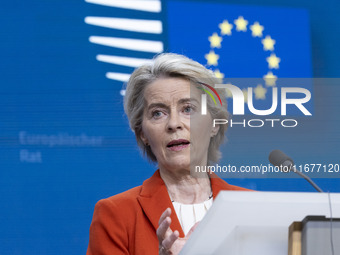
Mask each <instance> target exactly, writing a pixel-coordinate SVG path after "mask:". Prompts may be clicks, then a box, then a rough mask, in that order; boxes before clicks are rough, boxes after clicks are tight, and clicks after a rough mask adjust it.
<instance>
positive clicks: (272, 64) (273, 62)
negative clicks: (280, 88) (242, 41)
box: [266, 53, 281, 69]
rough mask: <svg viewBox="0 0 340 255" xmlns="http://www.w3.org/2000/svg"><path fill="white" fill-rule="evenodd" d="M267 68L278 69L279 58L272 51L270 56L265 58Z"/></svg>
mask: <svg viewBox="0 0 340 255" xmlns="http://www.w3.org/2000/svg"><path fill="white" fill-rule="evenodd" d="M266 59H267V62H268V66H269V68H275V69H279V63H280V62H281V58H278V57H277V56H276V55H275V54H274V53H272V54H270V57H268V58H266Z"/></svg>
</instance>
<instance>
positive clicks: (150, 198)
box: [137, 170, 232, 237]
mask: <svg viewBox="0 0 340 255" xmlns="http://www.w3.org/2000/svg"><path fill="white" fill-rule="evenodd" d="M210 182H211V188H212V192H213V198H214V199H215V198H216V196H217V195H218V193H219V192H220V191H221V190H228V189H232V188H231V187H232V186H231V185H229V184H228V183H227V182H225V181H224V180H222V179H221V178H219V177H218V176H217V175H216V174H215V173H212V174H211V175H210ZM137 199H138V201H139V203H140V205H141V207H142V208H143V211H144V212H145V214H146V216H147V217H148V218H149V220H150V222H151V223H152V225H153V227H154V228H155V230H156V229H157V228H158V221H159V218H160V217H161V215H162V213H163V212H164V211H165V209H166V208H168V207H170V208H171V216H170V217H171V225H170V228H171V229H172V230H173V231H175V230H178V232H179V235H180V237H184V236H185V235H184V232H183V230H182V227H181V224H180V223H179V220H178V218H177V215H176V211H175V209H174V207H173V205H172V202H171V200H170V197H169V194H168V191H167V188H166V186H165V183H164V181H163V180H162V178H161V176H160V173H159V170H157V171H156V172H155V173H154V174H153V176H152V177H151V178H149V179H147V180H145V181H144V183H143V185H142V189H141V192H140V195H139V196H138V198H137Z"/></svg>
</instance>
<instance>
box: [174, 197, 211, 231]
mask: <svg viewBox="0 0 340 255" xmlns="http://www.w3.org/2000/svg"><path fill="white" fill-rule="evenodd" d="M212 203H213V198H212V196H211V197H210V198H209V199H208V200H206V201H204V202H203V203H199V204H181V203H178V202H175V201H173V202H172V204H173V206H174V208H175V211H176V214H177V218H178V220H179V223H180V224H181V227H182V229H183V232H184V234H185V235H187V234H188V232H189V231H190V229H191V228H192V227H193V226H194V225H195V224H196V223H197V222H199V221H201V220H202V219H203V217H204V215H205V214H206V213H207V211H208V210H209V209H210V207H211V206H212Z"/></svg>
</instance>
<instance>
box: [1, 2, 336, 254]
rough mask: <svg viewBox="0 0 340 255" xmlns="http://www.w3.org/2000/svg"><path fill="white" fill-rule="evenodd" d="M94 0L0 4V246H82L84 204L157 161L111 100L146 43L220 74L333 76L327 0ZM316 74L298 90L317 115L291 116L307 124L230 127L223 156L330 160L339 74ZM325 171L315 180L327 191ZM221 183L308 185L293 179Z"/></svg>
mask: <svg viewBox="0 0 340 255" xmlns="http://www.w3.org/2000/svg"><path fill="white" fill-rule="evenodd" d="M99 2H100V1H96V0H88V1H81V0H78V1H76V0H68V1H65V0H58V1H56V0H50V1H42V0H29V1H17V0H13V1H7V2H4V3H2V5H1V8H0V20H1V26H0V31H1V40H0V46H1V49H2V51H1V62H0V70H1V76H0V120H1V121H0V194H1V196H0V220H1V231H0V254H25V255H26V254H63V253H65V254H84V253H85V251H86V248H87V243H88V231H89V226H90V223H91V219H92V213H93V209H94V205H95V203H96V202H97V201H98V200H99V199H101V198H105V197H108V196H111V195H114V194H117V193H119V192H122V191H124V190H127V189H129V188H132V187H135V186H137V185H140V184H142V182H143V180H145V179H146V178H148V177H149V176H151V175H152V173H153V172H154V171H155V169H156V168H157V166H155V165H150V164H149V163H148V162H147V161H146V160H144V159H143V158H142V157H141V155H140V152H139V151H138V148H137V145H136V142H135V138H134V135H133V133H132V132H131V131H130V130H129V128H128V121H127V119H126V117H125V116H124V113H123V107H122V101H123V95H124V85H123V84H124V82H125V81H126V80H127V78H128V75H129V74H130V73H131V72H132V71H133V69H134V68H135V67H137V66H138V65H139V64H140V62H143V61H144V60H147V59H151V58H152V57H153V56H154V55H155V54H156V53H159V52H162V51H171V52H178V53H184V54H186V55H188V56H190V57H192V58H194V59H196V60H198V61H200V62H201V63H202V64H204V65H207V66H208V67H209V68H211V69H212V70H215V71H216V70H217V69H218V70H219V71H220V72H222V73H224V74H225V75H226V76H227V77H228V76H229V77H233V76H234V77H237V78H240V77H251V76H256V77H260V78H262V77H263V76H264V75H266V74H268V72H271V73H272V74H273V75H275V76H277V77H278V78H279V79H280V78H283V77H286V78H289V77H302V78H311V77H323V78H337V77H339V75H340V71H339V70H340V52H339V51H338V45H339V44H340V33H339V30H340V20H339V18H338V14H339V11H340V4H339V3H338V1H335V0H330V1H326V2H325V1H323V2H320V1H310V0H309V1H305V0H298V1H296V0H294V1H293V0H285V1H281V0H280V1H275V3H273V1H270V0H258V1H256V4H255V3H254V2H253V1H250V0H235V1H232V0H229V1H218V0H216V1H214V2H213V3H212V2H211V1H187V2H182V1H170V0H169V1H162V2H160V1H157V0H151V2H150V5H148V4H146V3H143V4H142V5H141V6H138V5H134V6H125V7H124V8H122V6H119V5H118V6H113V2H111V1H106V4H103V3H104V2H105V1H101V3H102V4H99ZM122 2H125V3H128V2H129V1H127V0H125V1H122ZM116 3H118V4H119V1H116ZM109 5H110V6H109ZM241 16H242V17H244V19H245V20H247V21H248V22H249V23H248V25H247V31H245V32H244V33H242V32H241V31H237V30H236V24H235V23H234V20H236V19H238V18H239V17H241ZM103 17H106V18H115V19H111V20H107V19H100V18H103ZM126 19H128V20H126ZM134 20H146V21H149V23H147V25H144V24H142V23H140V22H138V21H137V22H136V23H134ZM224 20H228V22H230V24H233V30H232V35H231V36H228V35H224V36H223V41H222V44H221V47H220V48H218V47H213V46H211V43H210V41H209V37H210V36H212V35H213V33H215V32H216V33H217V34H219V33H220V30H219V24H220V23H221V22H223V21H224ZM255 22H259V24H260V25H262V26H263V27H264V30H263V35H262V37H256V36H253V35H252V31H251V29H250V26H251V25H253V24H254V23H255ZM138 23H139V25H138ZM129 24H130V25H129ZM219 35H220V36H221V34H219ZM267 35H270V36H271V38H272V39H274V40H275V46H274V49H272V50H270V49H268V50H265V49H264V48H263V47H264V45H263V43H262V39H265V37H266V36H267ZM135 40H139V41H135ZM238 47H239V48H238ZM211 50H214V51H215V53H216V54H219V55H220V62H219V63H218V65H213V64H211V63H210V64H209V63H208V62H207V58H206V57H205V55H206V54H208V53H209V52H210V51H211ZM272 53H273V54H276V55H275V56H277V57H279V58H280V63H279V66H278V67H275V63H274V64H272V65H270V64H269V63H268V61H267V60H266V58H267V57H269V56H270V55H271V54H272ZM319 83H320V84H319ZM319 83H318V84H316V85H314V87H312V88H310V89H313V97H314V100H313V102H314V113H315V114H314V115H313V118H312V119H307V120H306V119H302V120H301V123H303V124H304V127H306V126H308V128H307V129H303V128H302V129H296V130H295V131H294V132H292V131H291V133H289V132H283V133H282V136H281V137H276V138H277V139H276V140H275V139H273V136H271V137H266V138H264V137H265V136H266V130H261V131H247V132H243V133H242V132H241V131H240V130H230V132H229V133H228V139H229V142H228V143H227V145H226V147H224V148H223V151H224V152H225V154H226V155H228V157H227V159H232V160H234V161H235V162H239V161H242V162H245V163H247V164H254V163H256V164H257V163H258V162H267V155H268V153H269V151H270V149H275V148H281V149H283V150H285V151H287V153H290V154H291V156H294V158H296V161H298V159H300V160H301V162H306V163H307V162H308V161H310V160H314V162H315V161H316V162H315V163H318V162H320V163H327V162H329V163H338V164H339V152H338V147H339V144H340V143H339V140H340V135H339V131H338V128H337V127H338V126H339V121H340V119H339V117H338V114H337V110H338V109H339V103H338V102H337V101H338V100H337V95H339V93H338V92H340V89H339V88H340V87H339V86H338V83H337V80H327V82H326V83H328V85H327V86H324V87H322V85H323V84H325V80H323V81H322V82H319ZM263 86H264V87H265V86H266V84H265V83H263ZM306 130H307V131H308V132H306ZM273 135H274V134H273ZM310 163H312V162H310ZM316 177H318V176H316ZM328 177H329V176H328ZM337 177H338V176H337V175H333V176H332V178H320V179H316V182H317V183H318V184H320V186H321V187H322V188H323V189H325V190H330V191H332V192H339V191H340V185H339V183H340V182H339V179H338V178H337ZM228 182H230V183H232V184H236V185H242V186H244V187H248V188H253V189H257V190H281V191H313V188H311V187H310V186H309V185H308V184H307V183H306V182H305V181H304V180H300V179H296V178H292V179H286V178H284V179H281V178H279V179H270V178H261V179H247V178H243V179H234V178H233V179H230V180H228Z"/></svg>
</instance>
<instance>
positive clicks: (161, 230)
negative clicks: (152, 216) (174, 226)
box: [156, 217, 172, 243]
mask: <svg viewBox="0 0 340 255" xmlns="http://www.w3.org/2000/svg"><path fill="white" fill-rule="evenodd" d="M170 224H171V219H170V217H166V218H165V219H164V220H163V221H162V222H161V224H160V225H159V226H158V228H157V231H156V234H157V237H158V240H159V243H161V242H162V241H163V239H164V238H166V237H167V236H169V235H170V234H172V231H171V229H170Z"/></svg>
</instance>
